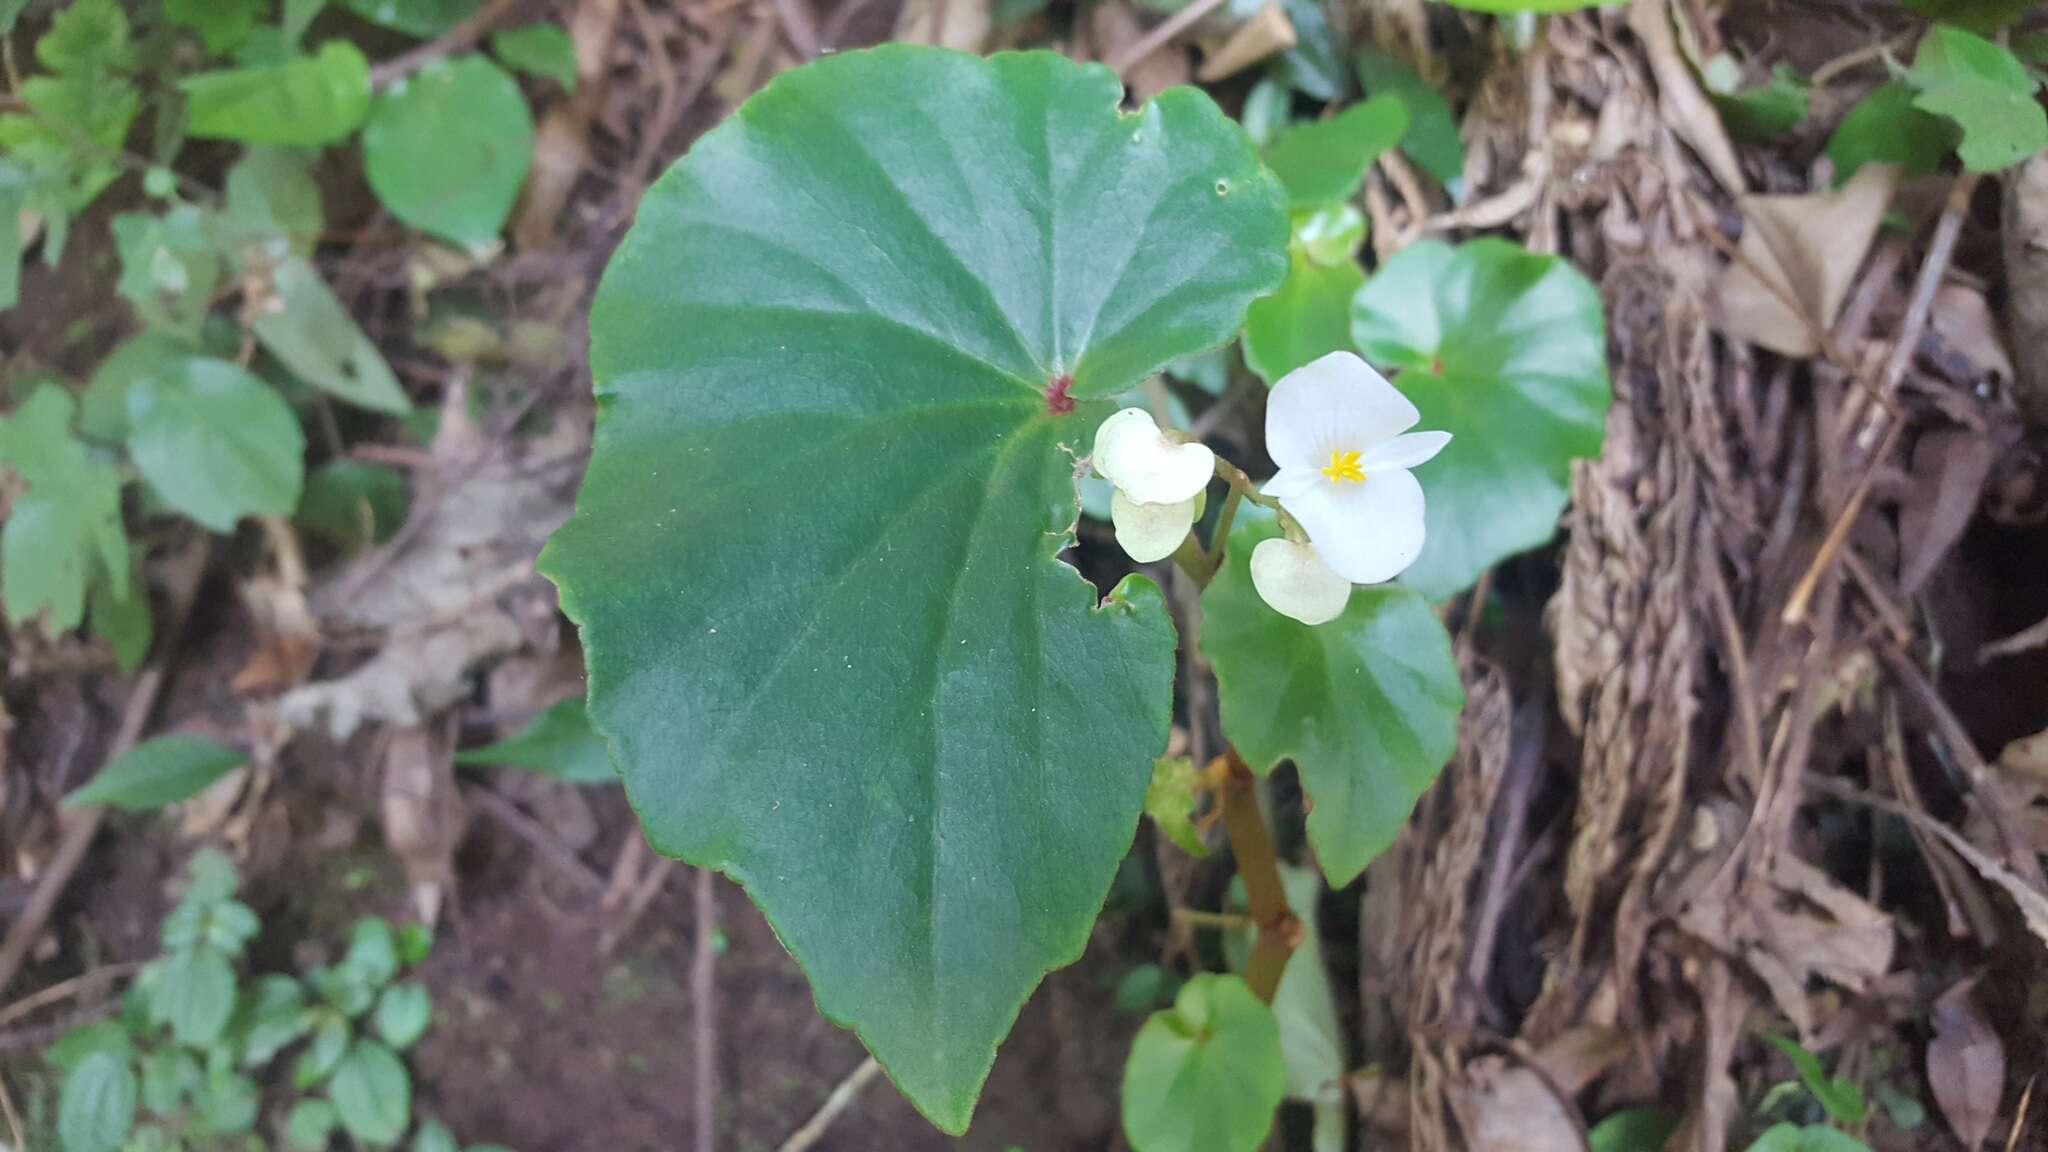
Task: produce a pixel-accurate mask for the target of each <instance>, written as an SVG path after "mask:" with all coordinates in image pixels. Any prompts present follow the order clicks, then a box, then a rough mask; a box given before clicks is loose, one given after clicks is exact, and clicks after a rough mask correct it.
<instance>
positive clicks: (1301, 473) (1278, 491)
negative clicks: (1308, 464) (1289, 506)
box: [1260, 465, 1323, 500]
mask: <svg viewBox="0 0 2048 1152" xmlns="http://www.w3.org/2000/svg"><path fill="white" fill-rule="evenodd" d="M1322 480H1323V477H1322V475H1321V474H1320V473H1318V472H1317V471H1316V470H1315V469H1313V468H1303V467H1300V466H1298V465H1297V466H1295V467H1292V468H1282V469H1281V470H1280V471H1279V473H1278V474H1277V475H1275V476H1274V477H1273V478H1272V479H1271V480H1268V481H1266V483H1265V486H1264V487H1263V488H1261V489H1260V491H1261V492H1264V493H1265V494H1266V495H1268V496H1271V497H1272V498H1273V499H1275V500H1287V499H1291V498H1293V497H1295V496H1299V495H1301V494H1302V493H1303V492H1306V491H1308V490H1309V489H1310V488H1311V487H1313V486H1315V485H1316V484H1320V483H1322Z"/></svg>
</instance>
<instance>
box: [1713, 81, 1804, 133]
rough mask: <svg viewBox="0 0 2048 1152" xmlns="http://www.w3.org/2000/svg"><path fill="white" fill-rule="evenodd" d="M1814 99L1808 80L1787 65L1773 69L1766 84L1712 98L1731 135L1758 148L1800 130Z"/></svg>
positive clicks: (1717, 94)
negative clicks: (1808, 107)
mask: <svg viewBox="0 0 2048 1152" xmlns="http://www.w3.org/2000/svg"><path fill="white" fill-rule="evenodd" d="M1811 99H1812V93H1811V90H1810V89H1809V87H1808V85H1807V83H1806V79H1805V77H1803V76H1801V75H1799V73H1798V72H1796V71H1794V70H1793V69H1792V68H1791V67H1790V66H1788V65H1785V64H1780V65H1778V66H1777V67H1775V68H1773V69H1771V78H1770V80H1769V81H1767V82H1765V83H1763V84H1759V85H1756V86H1755V87H1753V88H1744V89H1742V90H1741V91H1738V92H1731V93H1728V94H1726V95H1722V94H1720V93H1715V94H1714V96H1713V100H1714V107H1716V108H1718V109H1720V111H1721V123H1722V124H1724V125H1726V126H1727V129H1728V132H1729V134H1730V135H1732V136H1734V137H1735V138H1736V139H1738V140H1748V141H1751V142H1753V143H1758V144H1767V143H1770V142H1771V141H1773V140H1777V139H1778V138H1780V137H1782V136H1784V135H1785V134H1786V133H1787V132H1790V131H1792V129H1794V128H1797V127H1798V126H1799V122H1800V121H1801V120H1804V119H1806V111H1807V106H1808V104H1809V103H1810V101H1811Z"/></svg>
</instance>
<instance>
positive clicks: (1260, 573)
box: [1252, 538, 1351, 624]
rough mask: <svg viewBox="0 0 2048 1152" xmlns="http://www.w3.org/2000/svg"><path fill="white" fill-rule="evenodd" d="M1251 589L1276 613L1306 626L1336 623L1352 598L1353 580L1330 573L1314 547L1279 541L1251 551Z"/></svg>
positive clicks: (1273, 541)
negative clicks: (1255, 589) (1254, 589)
mask: <svg viewBox="0 0 2048 1152" xmlns="http://www.w3.org/2000/svg"><path fill="white" fill-rule="evenodd" d="M1252 587H1254V588H1257V589H1258V590H1259V598H1260V599H1261V600H1264V601H1265V602H1266V603H1268V604H1270V605H1272V607H1273V611H1275V612H1278V613H1280V614H1281V615H1282V616H1289V617H1292V618H1294V619H1296V620H1299V621H1301V622H1302V623H1303V624H1323V623H1327V622H1329V621H1331V620H1335V619H1336V618H1337V617H1339V616H1342V615H1343V614H1344V605H1345V603H1346V602H1347V601H1349V600H1350V599H1351V581H1349V580H1346V579H1344V578H1343V577H1342V576H1339V575H1337V574H1336V573H1335V572H1332V571H1330V566H1329V565H1327V564H1325V563H1323V561H1322V557H1320V556H1317V555H1316V550H1315V549H1314V548H1311V547H1309V546H1308V545H1306V544H1296V543H1295V542H1294V541H1292V540H1281V539H1277V538H1276V539H1272V540H1261V541H1259V546H1258V547H1257V548H1254V549H1252Z"/></svg>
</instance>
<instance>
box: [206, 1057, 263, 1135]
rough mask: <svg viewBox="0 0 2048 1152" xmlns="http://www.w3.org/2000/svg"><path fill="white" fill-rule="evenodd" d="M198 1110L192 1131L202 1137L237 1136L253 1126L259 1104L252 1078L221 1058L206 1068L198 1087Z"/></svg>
mask: <svg viewBox="0 0 2048 1152" xmlns="http://www.w3.org/2000/svg"><path fill="white" fill-rule="evenodd" d="M198 1104H199V1108H198V1114H197V1115H196V1116H195V1117H194V1118H193V1124H192V1133H193V1135H196V1136H199V1137H201V1138H202V1139H204V1138H206V1137H217V1136H238V1135H240V1134H242V1133H244V1132H247V1131H249V1130H250V1129H252V1128H254V1127H255V1126H256V1114H257V1112H258V1111H260V1110H261V1108H262V1106H263V1098H262V1094H261V1093H260V1092H259V1091H258V1089H257V1087H256V1081H254V1080H252V1079H250V1078H249V1077H247V1076H244V1075H242V1074H241V1073H239V1072H236V1071H235V1070H234V1069H233V1068H232V1067H230V1066H229V1065H228V1064H226V1063H225V1062H218V1063H215V1064H214V1066H213V1067H212V1068H211V1069H209V1070H208V1072H207V1075H206V1082H205V1084H204V1085H203V1086H202V1087H201V1089H200V1092H199V1100H198Z"/></svg>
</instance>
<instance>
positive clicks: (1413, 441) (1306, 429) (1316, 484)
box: [1264, 352, 1451, 611]
mask: <svg viewBox="0 0 2048 1152" xmlns="http://www.w3.org/2000/svg"><path fill="white" fill-rule="evenodd" d="M1421 418H1422V414H1421V413H1420V412H1417V411H1416V410H1415V405H1414V404H1411V403H1409V401H1408V398H1407V397H1406V396H1403V395H1401V393H1400V392H1399V391H1397V390H1396V389H1395V388H1394V386H1393V385H1392V384H1389V383H1387V380H1386V377H1384V376H1381V375H1380V374H1379V373H1378V372H1375V371H1373V369H1372V366H1371V365H1370V364H1367V363H1366V362H1365V361H1363V360H1360V359H1359V358H1358V357H1356V356H1354V355H1352V354H1351V353H1349V352H1332V353H1330V354H1329V355H1327V356H1325V357H1323V358H1322V359H1320V360H1316V361H1314V362H1312V363H1309V364H1304V365H1302V366H1301V367H1299V368H1296V369H1295V370H1294V371H1292V372H1289V373H1288V374H1287V375H1285V376H1282V377H1281V378H1280V382H1279V383H1277V384H1275V385H1273V393H1272V396H1271V397H1270V398H1269V399H1268V400H1267V402H1266V451H1267V453H1268V454H1269V455H1271V456H1272V457H1273V462H1274V463H1275V464H1278V465H1280V472H1279V474H1278V475H1276V476H1274V477H1273V478H1272V479H1271V480H1268V481H1266V486H1265V489H1264V491H1265V493H1266V494H1267V495H1268V496H1272V497H1274V498H1276V499H1278V500H1279V501H1280V506H1281V507H1282V508H1285V509H1286V510H1287V512H1288V514H1289V515H1291V516H1293V517H1294V519H1295V521H1296V522H1297V523H1299V524H1300V525H1301V527H1302V529H1303V530H1304V531H1306V532H1307V533H1308V539H1309V543H1311V544H1313V545H1315V550H1316V553H1317V555H1319V556H1321V557H1322V559H1323V562H1324V563H1325V564H1327V565H1329V567H1330V569H1331V571H1333V572H1335V573H1336V574H1337V575H1339V576H1341V577H1343V578H1344V579H1346V580H1348V581H1350V582H1351V583H1353V584H1379V583H1382V582H1384V581H1387V580H1392V579H1393V578H1394V577H1396V576H1399V575H1400V574H1401V571H1402V570H1403V569H1405V568H1407V567H1408V565H1410V564H1413V563H1414V562H1415V558H1416V557H1417V556H1419V555H1421V554H1422V508H1423V503H1422V485H1420V484H1418V483H1416V482H1415V477H1414V476H1412V475H1410V474H1409V472H1408V470H1409V469H1410V468H1413V467H1415V466H1416V465H1418V464H1421V463H1424V462H1425V461H1427V460H1429V458H1430V457H1432V456H1435V455H1436V454H1437V453H1438V452H1441V451H1443V447H1444V445H1446V444H1448V443H1450V442H1451V434H1450V433H1448V432H1409V431H1408V429H1409V428H1412V427H1414V425H1415V422H1416V421H1417V420H1420V419H1421ZM1269 602H1270V601H1269ZM1274 607H1276V608H1278V607H1279V605H1277V604H1276V605H1274ZM1283 611H1284V609H1283Z"/></svg>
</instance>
